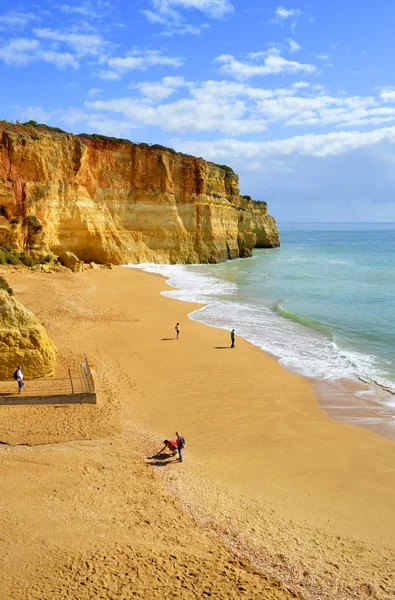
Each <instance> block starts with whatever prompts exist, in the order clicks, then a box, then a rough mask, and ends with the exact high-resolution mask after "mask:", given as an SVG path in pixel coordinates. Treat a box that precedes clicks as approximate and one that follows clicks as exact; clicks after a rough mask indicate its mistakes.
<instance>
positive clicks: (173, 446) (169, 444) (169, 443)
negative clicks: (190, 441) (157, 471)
mask: <svg viewBox="0 0 395 600" xmlns="http://www.w3.org/2000/svg"><path fill="white" fill-rule="evenodd" d="M163 443H164V446H163V448H162V449H161V450H159V452H158V454H162V452H163V450H166V448H167V450H170V452H171V455H172V456H175V455H176V454H177V442H176V440H164V442H163Z"/></svg>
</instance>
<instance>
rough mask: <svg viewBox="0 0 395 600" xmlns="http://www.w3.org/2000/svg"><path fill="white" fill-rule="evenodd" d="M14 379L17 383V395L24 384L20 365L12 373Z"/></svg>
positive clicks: (20, 392)
mask: <svg viewBox="0 0 395 600" xmlns="http://www.w3.org/2000/svg"><path fill="white" fill-rule="evenodd" d="M14 379H15V380H16V381H17V382H18V394H22V388H23V386H24V385H25V382H24V381H23V373H22V371H21V365H18V368H17V370H16V371H15V373H14Z"/></svg>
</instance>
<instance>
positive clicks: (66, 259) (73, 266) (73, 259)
mask: <svg viewBox="0 0 395 600" xmlns="http://www.w3.org/2000/svg"><path fill="white" fill-rule="evenodd" d="M59 260H60V262H61V263H62V265H63V266H64V267H67V268H68V269H70V271H72V272H73V273H78V272H82V271H83V270H84V263H83V262H82V260H79V259H78V258H77V256H76V255H75V254H73V253H72V252H69V251H66V252H63V254H61V255H60V256H59Z"/></svg>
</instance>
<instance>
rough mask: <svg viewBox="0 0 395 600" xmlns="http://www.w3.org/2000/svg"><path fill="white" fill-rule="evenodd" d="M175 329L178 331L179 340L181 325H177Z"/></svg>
mask: <svg viewBox="0 0 395 600" xmlns="http://www.w3.org/2000/svg"><path fill="white" fill-rule="evenodd" d="M174 329H175V330H176V334H177V339H178V336H179V335H180V324H179V323H176V326H175V327H174Z"/></svg>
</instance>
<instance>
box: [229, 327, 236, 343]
mask: <svg viewBox="0 0 395 600" xmlns="http://www.w3.org/2000/svg"><path fill="white" fill-rule="evenodd" d="M235 337H236V334H235V330H234V329H232V331H231V332H230V339H231V342H232V344H231V346H230V347H231V348H234V347H235Z"/></svg>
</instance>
